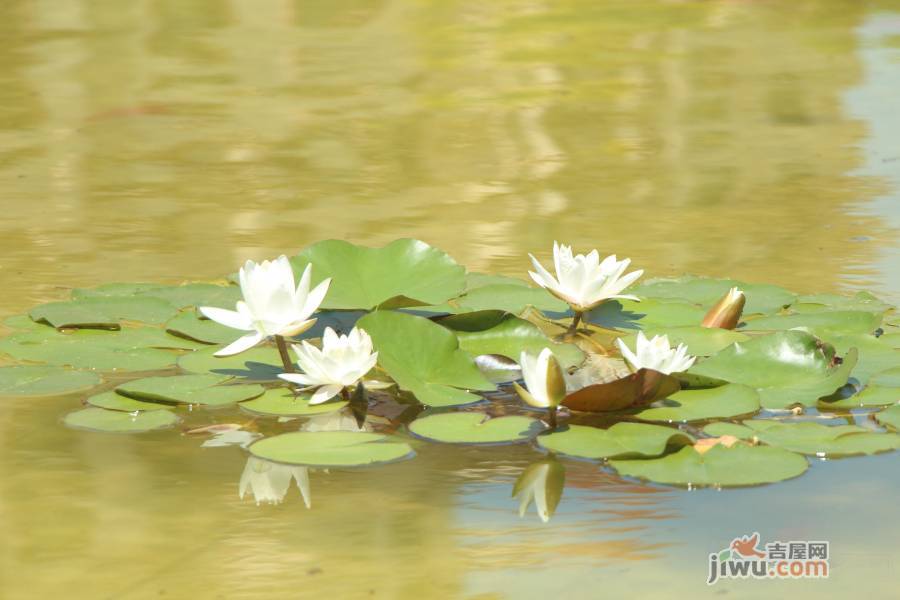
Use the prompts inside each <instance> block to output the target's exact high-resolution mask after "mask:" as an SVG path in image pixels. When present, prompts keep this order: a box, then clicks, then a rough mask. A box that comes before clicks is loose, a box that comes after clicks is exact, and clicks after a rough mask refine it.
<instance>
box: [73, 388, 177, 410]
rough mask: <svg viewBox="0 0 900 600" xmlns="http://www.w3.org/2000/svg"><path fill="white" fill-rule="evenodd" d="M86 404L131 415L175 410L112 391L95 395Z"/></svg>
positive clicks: (173, 406) (171, 405) (169, 405)
mask: <svg viewBox="0 0 900 600" xmlns="http://www.w3.org/2000/svg"><path fill="white" fill-rule="evenodd" d="M87 403H88V404H90V405H91V406H95V407H97V408H105V409H107V410H119V411H123V412H128V413H133V412H138V411H145V410H171V409H172V408H175V405H174V404H163V403H160V402H151V401H149V400H137V399H135V398H129V397H128V396H123V395H122V394H117V393H116V392H114V391H109V392H103V393H100V394H95V395H93V396H90V397H89V398H88V399H87Z"/></svg>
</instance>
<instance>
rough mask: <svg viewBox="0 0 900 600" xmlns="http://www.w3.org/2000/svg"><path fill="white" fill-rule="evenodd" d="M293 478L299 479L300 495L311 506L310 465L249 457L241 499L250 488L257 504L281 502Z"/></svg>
mask: <svg viewBox="0 0 900 600" xmlns="http://www.w3.org/2000/svg"><path fill="white" fill-rule="evenodd" d="M292 479H293V480H296V481H297V488H298V489H299V490H300V495H301V496H303V503H304V504H306V508H309V507H310V503H311V496H310V491H309V468H308V467H293V466H290V465H280V464H277V463H273V462H269V461H267V460H263V459H261V458H256V457H255V456H251V457H250V458H248V459H247V464H246V466H245V467H244V472H243V473H242V474H241V483H240V496H241V500H243V499H244V495H245V494H246V493H247V490H249V491H250V492H251V493H252V494H253V497H254V498H255V499H256V503H257V504H260V503H262V502H265V503H267V504H279V503H280V502H281V501H282V500H284V497H285V496H286V495H287V492H288V488H290V487H291V480H292Z"/></svg>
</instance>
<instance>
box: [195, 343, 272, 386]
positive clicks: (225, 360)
mask: <svg viewBox="0 0 900 600" xmlns="http://www.w3.org/2000/svg"><path fill="white" fill-rule="evenodd" d="M235 339H237V337H235ZM218 350H219V348H218V347H210V348H203V349H201V350H195V351H193V352H190V353H188V354H185V355H183V356H179V357H178V366H179V367H181V368H182V369H184V370H185V371H189V372H191V373H213V374H216V375H228V376H230V377H242V378H244V379H248V380H252V381H281V380H280V379H278V375H279V373H284V366H283V365H282V364H281V358H280V357H279V356H278V350H276V349H275V347H274V346H268V345H266V346H257V347H256V348H251V349H250V350H247V351H245V352H241V353H240V354H235V355H233V356H221V357H220V356H214V354H215V353H216V352H217V351H218Z"/></svg>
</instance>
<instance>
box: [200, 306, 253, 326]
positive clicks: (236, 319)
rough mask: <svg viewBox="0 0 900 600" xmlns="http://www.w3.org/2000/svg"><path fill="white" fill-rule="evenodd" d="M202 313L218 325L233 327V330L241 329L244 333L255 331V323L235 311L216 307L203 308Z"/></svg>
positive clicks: (201, 308)
mask: <svg viewBox="0 0 900 600" xmlns="http://www.w3.org/2000/svg"><path fill="white" fill-rule="evenodd" d="M200 313H201V314H202V315H203V316H204V317H206V318H208V319H212V320H213V321H215V322H216V323H220V324H222V325H224V326H225V327H231V328H232V329H241V330H243V331H250V330H251V329H253V321H251V320H250V319H248V318H247V317H246V315H244V314H241V313H240V312H237V311H234V310H227V309H225V308H216V307H215V306H201V307H200Z"/></svg>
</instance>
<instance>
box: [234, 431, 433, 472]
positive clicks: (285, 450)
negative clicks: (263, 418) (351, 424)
mask: <svg viewBox="0 0 900 600" xmlns="http://www.w3.org/2000/svg"><path fill="white" fill-rule="evenodd" d="M249 450H250V454H252V455H254V456H256V457H258V458H263V459H265V460H271V461H273V462H277V463H284V464H292V465H306V466H311V467H365V466H371V465H376V464H381V463H388V462H394V461H398V460H403V459H406V458H412V457H413V456H414V454H415V453H414V452H413V449H412V447H410V445H409V444H406V443H405V442H400V441H397V438H393V437H391V436H387V435H382V434H380V433H367V432H350V431H316V432H292V433H283V434H281V435H276V436H273V437H269V438H264V439H261V440H259V441H257V442H254V443H253V444H251V445H250V447H249Z"/></svg>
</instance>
